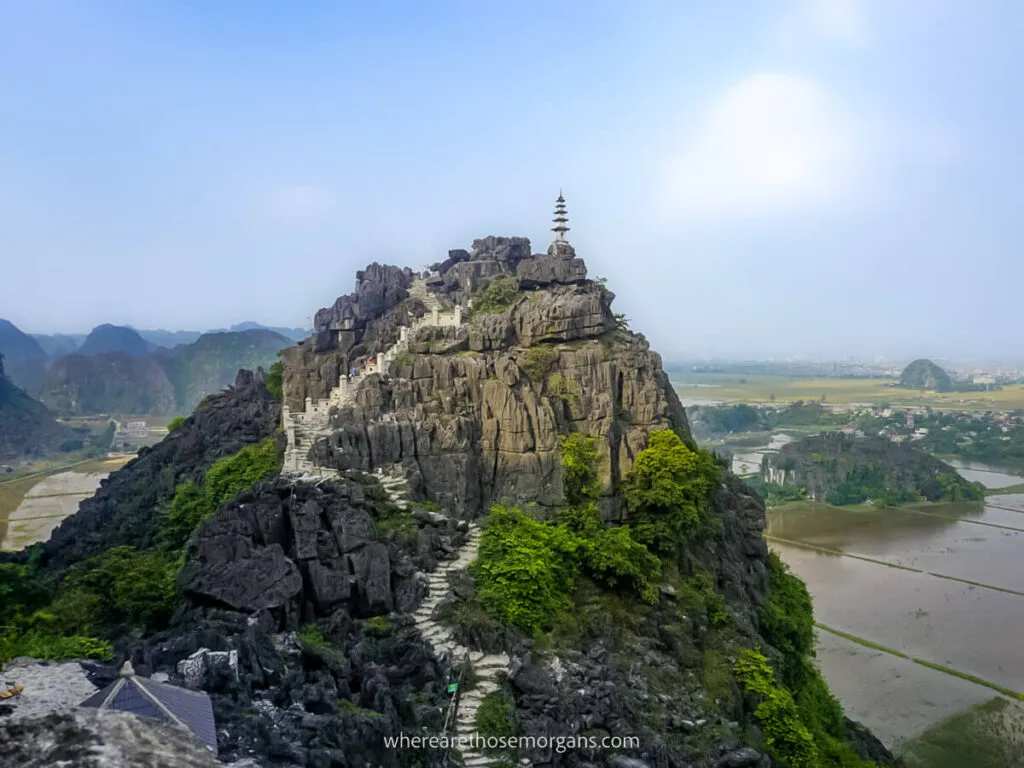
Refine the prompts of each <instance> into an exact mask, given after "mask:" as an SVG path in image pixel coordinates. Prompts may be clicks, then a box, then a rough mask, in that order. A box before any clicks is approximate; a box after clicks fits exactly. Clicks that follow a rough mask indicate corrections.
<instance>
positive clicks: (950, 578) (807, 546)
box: [764, 515, 1024, 597]
mask: <svg viewBox="0 0 1024 768" xmlns="http://www.w3.org/2000/svg"><path fill="white" fill-rule="evenodd" d="M933 517H935V515H933ZM1013 530H1016V529H1013ZM764 538H765V540H766V541H777V542H779V543H780V544H786V545H788V546H791V547H799V548H801V549H809V550H811V551H814V552H822V553H824V554H826V555H837V556H839V557H849V558H851V559H853V560H863V561H864V562H865V563H874V564H875V565H884V566H885V567H886V568H895V569H896V570H898V571H910V572H911V573H920V574H924V575H925V576H933V577H935V578H936V579H946V580H947V581H955V582H958V583H960V584H967V585H968V586H971V587H980V588H982V589H991V590H992V591H994V592H1003V593H1005V594H1008V595H1017V596H1018V597H1024V592H1022V591H1021V590H1017V589H1010V588H1009V587H997V586H995V585H994V584H982V583H981V582H980V581H971V580H970V579H961V578H959V577H957V576H949V575H948V574H945V573H935V572H933V571H925V570H923V569H921V568H913V567H911V566H909V565H898V564H896V563H890V562H888V561H886V560H879V559H877V558H874V557H867V556H866V555H855V554H852V553H850V552H843V551H842V550H841V549H831V548H829V547H821V546H818V545H817V544H807V543H806V542H803V541H794V540H793V539H784V538H782V537H780V536H770V535H768V534H767V533H766V534H764Z"/></svg>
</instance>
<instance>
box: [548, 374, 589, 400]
mask: <svg viewBox="0 0 1024 768" xmlns="http://www.w3.org/2000/svg"><path fill="white" fill-rule="evenodd" d="M580 391H581V390H580V383H579V382H578V381H573V380H572V379H567V378H566V377H564V376H562V375H561V374H559V373H553V374H551V375H550V376H548V395H549V396H550V397H553V398H555V399H557V400H561V401H562V402H563V403H565V404H566V405H568V406H570V407H572V406H574V405H576V402H577V401H578V400H579V397H580Z"/></svg>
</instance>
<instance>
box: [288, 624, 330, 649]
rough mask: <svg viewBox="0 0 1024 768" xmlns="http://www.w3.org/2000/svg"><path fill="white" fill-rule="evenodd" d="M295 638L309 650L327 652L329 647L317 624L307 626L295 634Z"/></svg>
mask: <svg viewBox="0 0 1024 768" xmlns="http://www.w3.org/2000/svg"><path fill="white" fill-rule="evenodd" d="M296 638H297V639H298V640H300V641H301V642H302V643H304V644H305V645H308V646H309V647H310V648H318V649H321V650H329V649H330V647H331V644H330V643H329V642H328V641H327V638H326V637H324V633H323V632H322V631H321V629H320V627H319V625H317V624H307V625H306V626H304V627H303V628H302V629H301V630H300V631H299V632H298V633H297V634H296Z"/></svg>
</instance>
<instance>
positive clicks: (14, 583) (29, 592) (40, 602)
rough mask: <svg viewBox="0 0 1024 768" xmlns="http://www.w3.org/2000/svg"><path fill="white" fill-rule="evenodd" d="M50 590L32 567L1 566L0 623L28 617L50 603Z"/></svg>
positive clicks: (5, 564)
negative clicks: (0, 611) (24, 616)
mask: <svg viewBox="0 0 1024 768" xmlns="http://www.w3.org/2000/svg"><path fill="white" fill-rule="evenodd" d="M50 597H51V595H50V590H48V589H47V588H46V587H45V586H44V585H43V583H42V582H41V581H40V578H39V575H38V574H37V573H36V571H35V568H33V567H32V566H30V565H13V564H8V563H3V564H0V606H3V614H0V621H3V622H4V623H6V622H8V621H11V620H12V619H14V618H15V617H16V616H18V615H27V614H29V613H32V611H34V610H36V609H37V608H41V607H42V606H44V605H46V604H47V603H48V602H50Z"/></svg>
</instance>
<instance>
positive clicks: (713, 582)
mask: <svg viewBox="0 0 1024 768" xmlns="http://www.w3.org/2000/svg"><path fill="white" fill-rule="evenodd" d="M559 205H560V206H561V207H560V208H559V209H556V222H557V223H558V227H556V233H557V236H556V241H555V242H554V243H552V245H551V247H550V248H549V249H548V252H547V253H546V254H533V253H532V252H531V247H530V242H529V241H528V240H526V239H525V238H499V237H489V238H484V239H481V240H477V241H475V242H474V243H473V247H472V250H471V251H465V250H457V251H451V252H449V255H448V258H447V259H446V260H444V261H442V262H439V263H437V264H435V265H434V267H433V268H432V269H431V270H430V272H429V273H425V274H417V273H414V272H412V271H411V270H409V269H404V268H400V267H396V266H388V265H380V264H371V265H370V266H368V267H367V268H366V269H365V270H363V271H361V272H360V273H358V275H357V281H356V287H355V291H354V292H353V293H351V294H349V295H346V296H341V297H340V298H339V299H338V300H337V301H335V302H334V303H333V304H332V305H331V306H330V307H326V308H324V309H321V310H320V311H319V312H318V313H317V314H316V318H315V334H314V336H313V337H312V338H310V339H307V340H304V341H302V342H300V343H299V344H297V345H296V346H294V347H290V348H288V349H287V350H285V352H284V354H283V363H284V371H283V376H282V379H281V381H272V380H270V379H269V377H268V378H264V377H263V376H262V375H260V374H256V375H253V374H249V373H242V374H239V376H238V377H237V379H236V381H235V384H234V386H232V387H230V388H229V389H227V390H226V391H224V392H221V393H218V394H215V395H213V396H211V397H209V398H207V399H206V401H204V403H203V404H202V406H201V407H199V408H197V409H196V411H195V413H194V414H193V415H192V416H190V417H189V418H187V419H185V421H184V422H183V423H181V424H180V425H178V426H177V427H176V428H175V429H174V430H173V431H172V432H171V433H170V434H169V435H168V436H167V438H166V439H165V440H163V441H162V442H161V443H160V444H158V445H157V446H154V447H153V448H151V449H147V450H144V451H143V452H142V453H140V456H139V458H137V459H136V460H134V461H132V462H131V463H129V464H128V465H126V466H125V467H124V468H123V469H121V470H119V471H118V472H115V473H114V474H113V475H111V477H110V478H109V480H108V481H107V482H106V483H104V485H103V487H101V489H100V490H99V492H98V493H97V495H96V497H95V498H94V499H92V500H89V501H86V502H83V503H82V505H81V507H80V510H79V512H78V514H77V515H75V516H74V517H72V518H69V519H67V520H65V521H64V522H63V523H62V524H61V526H60V527H59V528H58V529H57V530H56V531H55V533H54V534H53V536H52V538H51V539H50V541H49V542H47V543H45V544H44V545H43V546H42V547H40V548H39V549H38V551H37V552H34V553H33V554H32V557H31V558H30V557H29V555H28V554H27V553H25V554H20V555H17V556H4V555H0V562H3V560H4V559H5V558H6V559H7V560H8V561H9V562H10V564H11V566H12V567H14V568H16V569H33V570H30V571H29V572H28V573H27V574H26V572H25V571H23V570H18V571H17V573H18V574H19V575H21V576H23V577H24V578H25V579H26V581H25V584H26V586H25V587H24V588H23V590H22V591H23V597H21V598H20V601H21V602H19V603H18V604H16V605H14V607H13V608H12V610H13V612H14V614H15V615H16V616H24V617H28V618H24V619H19V620H16V621H13V622H11V625H12V626H14V627H15V632H17V630H18V628H19V627H25V630H24V632H23V634H21V635H17V634H15V635H11V634H10V633H11V630H10V629H8V630H7V632H8V634H7V635H6V636H0V640H2V641H3V642H0V653H2V652H3V651H4V649H7V653H9V654H12V655H13V654H18V653H23V652H24V648H25V645H27V644H29V643H30V642H31V643H39V644H42V641H43V640H46V641H47V642H49V643H50V644H49V645H46V646H45V647H46V648H54V647H60V648H63V647H65V646H63V645H59V644H60V643H63V644H65V645H66V644H70V643H72V642H74V643H75V645H74V646H73V647H75V648H76V649H77V648H82V647H84V648H87V649H88V650H89V651H90V652H92V653H94V654H95V655H97V656H100V657H102V658H104V659H106V660H108V661H109V662H110V663H111V667H109V668H108V669H109V670H111V671H109V672H108V673H107V674H113V672H112V670H114V669H116V665H118V664H120V663H121V662H122V661H124V660H126V659H130V660H131V661H132V663H133V665H135V666H136V668H140V667H143V666H145V667H147V668H149V669H151V670H153V671H155V672H160V673H165V674H167V675H169V676H170V678H171V680H172V682H174V683H177V684H182V685H192V686H195V687H200V688H202V689H204V690H206V691H208V692H209V693H210V696H211V698H212V700H213V703H214V712H215V715H216V718H217V726H218V728H217V730H218V747H219V757H220V758H221V759H222V760H225V761H230V760H238V759H243V758H249V759H252V760H255V761H256V762H257V763H258V764H259V765H266V766H269V765H294V766H310V767H311V768H312V766H335V765H338V766H341V765H344V766H358V767H359V768H363V767H366V768H368V767H369V766H371V765H372V766H387V768H399V766H423V767H424V768H427V766H440V765H446V764H450V765H457V764H461V765H463V766H465V768H482V766H485V765H490V764H492V763H499V762H508V763H511V764H515V763H517V762H520V761H523V763H524V764H526V763H529V764H532V765H545V766H553V767H554V766H583V765H592V766H595V767H596V766H601V768H648V767H651V766H657V767H658V768H684V766H686V767H688V768H725V767H728V766H731V767H732V768H770V766H786V765H800V766H812V765H813V766H817V765H823V766H824V765H830V766H841V767H842V768H866V766H868V765H872V764H881V765H892V764H893V760H892V757H891V755H889V753H888V752H887V751H886V750H885V749H884V747H882V745H881V744H879V743H878V742H877V740H875V739H874V738H873V737H872V736H871V735H870V734H869V733H867V732H865V731H864V730H863V729H862V728H860V727H859V726H857V725H856V724H855V723H852V722H850V721H848V720H846V719H845V717H844V716H843V713H842V710H841V709H840V707H839V705H838V703H837V702H836V701H835V700H834V699H833V698H832V697H831V695H830V694H829V692H828V689H827V686H826V685H825V683H824V681H823V680H822V678H821V677H820V674H819V673H818V672H817V670H816V668H815V667H814V665H813V663H812V662H811V659H810V656H811V654H812V653H813V641H814V628H813V618H812V616H811V610H810V597H809V596H808V595H807V592H806V589H805V588H804V587H803V585H802V583H800V582H799V581H798V580H797V579H795V578H794V577H793V576H791V575H790V574H788V573H787V572H786V571H785V568H784V566H782V564H781V563H780V562H779V561H778V560H777V558H773V557H771V556H769V554H768V551H767V547H766V545H765V542H764V540H763V538H762V531H763V528H764V525H765V509H764V503H763V501H762V500H761V499H760V498H759V497H758V496H757V495H756V494H755V493H753V492H752V491H751V489H750V488H749V487H747V486H746V485H744V484H743V483H742V482H741V481H740V480H739V479H738V478H736V477H734V476H733V475H731V474H730V473H729V472H728V470H727V468H726V466H725V464H726V462H723V461H720V460H717V459H716V457H714V456H712V455H710V454H707V453H705V452H702V451H700V450H699V449H698V448H697V446H696V445H695V444H694V442H693V440H692V438H691V436H690V433H689V427H688V424H687V418H686V414H685V412H684V410H683V408H682V406H681V404H680V402H679V399H678V397H677V396H676V394H675V392H674V390H673V389H672V387H671V385H670V384H669V382H668V379H667V377H666V375H665V373H664V370H663V368H662V364H661V359H660V357H659V356H658V355H657V353H655V352H653V351H652V350H651V349H650V348H649V346H648V344H647V342H646V340H645V339H644V338H643V336H641V335H640V334H637V333H634V332H632V331H630V330H629V329H628V328H627V327H626V325H625V323H624V321H623V319H622V318H621V317H619V316H617V315H616V314H615V313H614V312H613V311H612V303H613V301H614V295H613V294H612V293H611V292H609V291H608V290H607V289H606V288H605V287H604V286H603V285H602V284H599V283H597V282H594V281H591V280H588V279H587V270H586V266H585V264H584V262H583V261H582V260H581V259H579V258H576V256H575V253H574V251H573V250H572V248H571V246H569V244H568V243H567V242H566V241H565V237H564V235H565V231H567V227H566V226H565V224H564V221H565V217H564V201H561V200H560V201H559ZM268 385H269V386H268ZM278 387H280V389H278ZM278 397H281V398H283V405H282V403H280V402H279V401H278V400H277V398H278ZM280 427H283V428H284V429H283V431H278V430H279V428H280ZM76 566H77V567H76ZM466 566H468V569H467V567H466ZM35 585H43V586H44V589H49V588H50V585H55V586H53V587H52V591H51V592H49V593H41V590H40V589H36V588H35ZM33 611H41V612H42V617H43V618H40V619H38V620H37V621H36V622H35V623H33V620H32V618H31V617H32V616H35V615H37V614H35V613H32V612H33ZM44 632H51V633H53V632H58V633H60V636H59V637H56V638H54V637H49V636H45V637H43V636H41V634H40V633H44ZM33 633H35V634H33ZM83 635H88V636H91V635H96V637H83ZM453 683H454V684H455V685H452V684H453ZM474 732H476V733H479V734H481V735H483V736H484V737H499V736H512V735H526V736H530V737H533V738H534V746H526V747H524V748H523V749H522V750H521V751H520V752H518V753H515V752H506V753H502V754H484V753H483V751H478V750H477V747H475V746H471V745H468V744H463V745H461V746H460V747H459V748H458V749H457V750H456V749H446V748H441V749H438V750H429V749H425V750H420V751H416V750H403V749H395V748H388V746H387V745H386V740H387V739H390V738H393V737H399V736H400V735H402V734H406V735H413V734H416V735H419V734H424V735H441V734H445V735H448V736H451V735H456V736H460V737H465V736H468V735H469V734H472V733H474ZM612 736H614V737H616V738H618V739H622V738H628V739H629V740H630V741H629V743H627V744H624V745H617V746H614V747H609V748H606V749H601V748H600V746H601V744H602V740H606V739H608V738H609V737H612ZM556 745H560V746H559V747H557V748H556ZM561 746H565V747H566V748H565V749H562V748H561ZM869 761H870V762H869Z"/></svg>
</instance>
